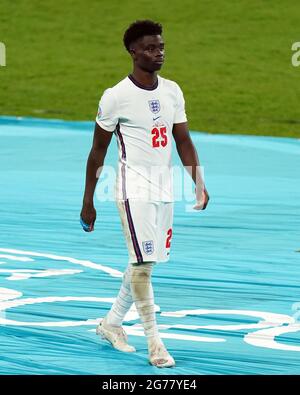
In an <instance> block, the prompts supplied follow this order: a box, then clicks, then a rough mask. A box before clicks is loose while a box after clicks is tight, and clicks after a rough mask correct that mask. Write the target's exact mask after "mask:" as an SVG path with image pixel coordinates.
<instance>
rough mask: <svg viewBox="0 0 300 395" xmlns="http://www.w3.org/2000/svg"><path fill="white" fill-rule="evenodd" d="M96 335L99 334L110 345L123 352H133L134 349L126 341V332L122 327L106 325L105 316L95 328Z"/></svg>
mask: <svg viewBox="0 0 300 395" xmlns="http://www.w3.org/2000/svg"><path fill="white" fill-rule="evenodd" d="M96 333H97V335H100V336H101V337H102V339H104V340H107V341H109V342H110V343H111V345H112V346H113V347H114V348H115V349H116V350H119V351H123V352H135V351H136V349H135V348H134V347H133V346H130V345H129V344H128V343H127V340H128V338H127V334H126V332H125V331H124V329H123V328H122V327H121V326H120V327H116V326H111V325H108V324H107V322H106V317H104V318H103V320H102V321H101V322H100V324H99V325H98V326H97V329H96Z"/></svg>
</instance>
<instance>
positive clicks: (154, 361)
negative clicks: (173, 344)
mask: <svg viewBox="0 0 300 395" xmlns="http://www.w3.org/2000/svg"><path fill="white" fill-rule="evenodd" d="M149 363H150V364H151V365H153V366H156V367H157V368H171V367H172V366H175V361H174V359H173V357H172V356H171V355H170V354H169V353H168V351H167V350H166V348H165V346H164V344H163V343H156V342H154V343H152V344H150V345H149Z"/></svg>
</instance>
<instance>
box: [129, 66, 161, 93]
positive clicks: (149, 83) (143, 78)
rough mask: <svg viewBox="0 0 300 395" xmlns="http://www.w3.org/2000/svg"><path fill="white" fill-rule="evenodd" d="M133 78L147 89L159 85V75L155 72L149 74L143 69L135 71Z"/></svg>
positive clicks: (132, 74)
mask: <svg viewBox="0 0 300 395" xmlns="http://www.w3.org/2000/svg"><path fill="white" fill-rule="evenodd" d="M131 76H132V77H133V78H134V79H135V80H136V81H137V82H138V83H139V84H141V85H143V86H145V87H146V88H152V87H153V86H154V85H155V84H156V83H157V74H156V72H155V71H153V72H152V73H149V72H147V71H144V70H141V69H136V68H134V69H133V72H132V73H131Z"/></svg>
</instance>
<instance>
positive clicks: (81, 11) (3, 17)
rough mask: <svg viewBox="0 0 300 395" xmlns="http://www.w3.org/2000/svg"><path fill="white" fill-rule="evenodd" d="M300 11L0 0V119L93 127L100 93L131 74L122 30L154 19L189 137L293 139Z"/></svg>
mask: <svg viewBox="0 0 300 395" xmlns="http://www.w3.org/2000/svg"><path fill="white" fill-rule="evenodd" d="M298 11H299V0H288V1H286V2H283V1H282V0H272V1H268V0H252V1H249V0H233V1H226V0H224V1H220V0H219V1H209V0H202V1H201V0H185V1H183V0H180V1H179V0H173V1H165V0H151V1H150V0H147V1H145V0H142V1H123V2H122V1H116V0H110V1H100V0H85V1H84V0H73V1H72V0H59V1H58V0H53V1H50V0H47V1H44V2H41V1H37V0H31V1H24V0H15V1H10V0H0V41H2V42H4V43H5V45H6V48H7V66H6V67H0V114H2V115H24V116H34V117H39V118H61V119H70V120H71V119H72V120H94V118H95V114H96V112H97V105H98V101H99V98H100V96H101V94H102V92H103V90H104V89H105V88H107V87H109V86H112V85H114V84H115V83H117V82H118V81H119V80H121V79H122V78H123V77H124V76H126V75H127V74H128V73H129V72H130V71H131V60H130V58H129V55H128V54H127V53H126V51H125V50H124V48H123V44H122V36H123V32H124V30H125V29H126V27H127V26H128V25H129V23H131V22H132V21H133V20H135V19H142V18H152V19H154V20H158V21H160V22H161V23H162V24H163V26H164V38H165V41H166V50H167V52H166V55H167V61H166V64H165V66H164V68H163V70H162V72H161V75H162V76H163V77H166V78H170V79H174V80H176V81H177V82H178V83H179V84H180V85H181V87H182V89H183V91H184V94H185V98H186V107H187V112H188V118H189V124H190V128H191V129H193V130H201V131H207V132H210V133H239V134H242V133H243V134H244V133H246V134H258V135H273V136H293V137H300V106H299V102H300V83H299V82H300V67H298V68H295V67H293V66H292V65H291V56H292V51H291V46H292V43H293V42H295V41H300V30H299V20H298V19H299V18H297V15H299V12H298Z"/></svg>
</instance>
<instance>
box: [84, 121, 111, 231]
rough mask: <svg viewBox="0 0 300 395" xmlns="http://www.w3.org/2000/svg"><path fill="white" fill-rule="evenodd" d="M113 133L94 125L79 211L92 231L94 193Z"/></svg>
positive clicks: (94, 214)
mask: <svg viewBox="0 0 300 395" xmlns="http://www.w3.org/2000/svg"><path fill="white" fill-rule="evenodd" d="M112 135H113V133H111V132H107V131H106V130H104V129H102V128H101V127H100V126H99V125H98V124H97V123H95V130H94V138H93V145H92V149H91V151H90V153H89V157H88V160H87V165H86V179H85V191H84V196H83V204H82V210H81V213H80V215H81V218H82V220H83V221H84V222H85V223H86V224H87V225H89V230H90V231H92V230H93V228H94V223H95V221H96V210H95V208H94V192H95V188H96V185H97V181H98V178H99V176H100V172H99V168H100V170H101V167H102V166H103V163H104V158H105V155H106V152H107V148H108V146H109V143H110V141H111V138H112Z"/></svg>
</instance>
